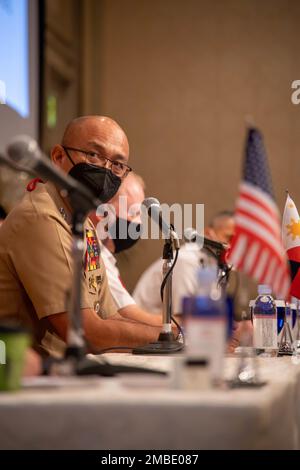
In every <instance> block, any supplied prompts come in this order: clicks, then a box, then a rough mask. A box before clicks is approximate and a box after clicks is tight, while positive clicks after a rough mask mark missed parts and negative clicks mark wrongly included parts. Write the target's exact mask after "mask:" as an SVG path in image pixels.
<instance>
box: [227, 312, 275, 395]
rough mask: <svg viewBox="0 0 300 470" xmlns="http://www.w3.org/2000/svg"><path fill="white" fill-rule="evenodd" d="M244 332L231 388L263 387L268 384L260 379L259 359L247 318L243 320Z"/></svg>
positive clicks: (230, 383)
mask: <svg viewBox="0 0 300 470" xmlns="http://www.w3.org/2000/svg"><path fill="white" fill-rule="evenodd" d="M242 321H243V324H242V334H241V339H240V342H241V346H240V348H239V349H240V352H239V359H238V364H237V368H236V372H235V375H234V378H233V379H232V380H230V381H229V383H228V385H229V387H230V388H251V387H252V388H253V387H262V386H263V385H265V384H266V382H265V381H261V380H260V374H259V366H258V360H257V357H256V353H255V349H254V348H253V346H251V347H249V345H250V344H252V339H251V335H250V333H249V332H248V331H247V328H246V326H245V325H246V324H245V318H244V319H243V320H242Z"/></svg>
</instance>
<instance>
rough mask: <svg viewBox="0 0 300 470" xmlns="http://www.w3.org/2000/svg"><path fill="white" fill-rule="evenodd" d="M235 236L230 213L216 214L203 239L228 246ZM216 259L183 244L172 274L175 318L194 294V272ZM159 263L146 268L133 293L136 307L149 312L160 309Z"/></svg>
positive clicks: (160, 269)
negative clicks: (186, 300) (184, 298)
mask: <svg viewBox="0 0 300 470" xmlns="http://www.w3.org/2000/svg"><path fill="white" fill-rule="evenodd" d="M233 234H234V219H233V213H232V212H230V211H222V212H219V213H218V214H216V216H215V217H214V218H213V219H212V221H211V223H210V224H209V226H208V228H207V229H206V230H205V236H207V237H209V238H210V239H212V240H215V241H219V242H222V243H230V241H231V238H232V236H233ZM214 262H215V259H214V258H211V257H210V256H208V255H207V252H206V251H205V250H200V249H199V247H198V245H197V244H196V243H193V242H190V243H185V244H184V245H183V246H182V247H181V248H180V251H179V255H178V260H177V264H176V266H175V268H174V271H173V289H172V292H173V299H172V300H173V309H174V314H181V313H182V312H181V303H182V298H183V297H186V296H191V295H195V294H196V292H197V271H198V269H199V266H200V265H201V264H207V263H214ZM161 272H162V260H161V259H159V260H157V261H155V262H154V263H153V264H151V265H150V266H149V268H148V269H146V271H145V272H144V273H143V274H142V275H141V277H140V279H139V280H138V282H137V285H136V287H135V289H134V292H133V298H134V300H135V301H136V303H137V304H139V305H140V306H141V307H142V308H145V309H147V310H148V311H150V312H157V311H159V310H160V308H161V299H160V284H161V281H162V274H161Z"/></svg>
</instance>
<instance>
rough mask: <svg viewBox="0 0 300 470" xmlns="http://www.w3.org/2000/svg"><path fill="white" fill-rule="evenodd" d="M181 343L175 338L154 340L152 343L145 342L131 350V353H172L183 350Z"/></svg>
mask: <svg viewBox="0 0 300 470" xmlns="http://www.w3.org/2000/svg"><path fill="white" fill-rule="evenodd" d="M183 347H184V345H183V343H180V342H179V341H176V340H170V341H164V340H162V341H160V338H158V341H155V342H154V343H149V344H145V346H139V347H138V348H134V349H133V350H132V354H174V353H178V352H180V351H182V350H183Z"/></svg>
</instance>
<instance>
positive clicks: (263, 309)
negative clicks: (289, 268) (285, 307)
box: [252, 285, 278, 356]
mask: <svg viewBox="0 0 300 470" xmlns="http://www.w3.org/2000/svg"><path fill="white" fill-rule="evenodd" d="M252 312H253V313H252V316H253V345H254V347H255V348H256V349H260V350H263V352H265V353H267V354H268V355H271V356H273V355H276V354H277V350H278V340H277V308H276V303H275V301H274V299H273V297H272V290H271V288H270V286H267V285H259V286H258V296H257V297H256V299H255V302H254V305H253V310H252Z"/></svg>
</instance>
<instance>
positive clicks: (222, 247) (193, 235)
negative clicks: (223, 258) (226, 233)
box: [184, 228, 228, 251]
mask: <svg viewBox="0 0 300 470" xmlns="http://www.w3.org/2000/svg"><path fill="white" fill-rule="evenodd" d="M184 238H185V240H186V241H187V242H192V243H197V245H199V246H200V248H212V249H214V250H219V251H226V250H227V249H228V245H227V244H226V243H221V242H216V241H215V240H211V239H210V238H206V237H201V235H199V233H198V232H197V230H195V229H194V228H186V229H185V231H184Z"/></svg>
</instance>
